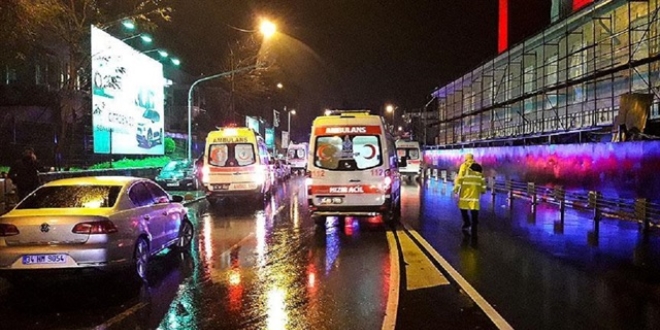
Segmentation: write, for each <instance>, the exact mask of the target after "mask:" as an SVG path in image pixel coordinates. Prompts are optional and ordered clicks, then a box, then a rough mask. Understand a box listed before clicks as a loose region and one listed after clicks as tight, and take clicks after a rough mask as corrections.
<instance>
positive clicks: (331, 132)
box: [305, 110, 403, 224]
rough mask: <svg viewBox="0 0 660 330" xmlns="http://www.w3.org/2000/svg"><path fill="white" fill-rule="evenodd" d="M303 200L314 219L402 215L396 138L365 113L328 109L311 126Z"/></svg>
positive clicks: (386, 218) (380, 120)
mask: <svg viewBox="0 0 660 330" xmlns="http://www.w3.org/2000/svg"><path fill="white" fill-rule="evenodd" d="M309 148H310V154H309V159H308V161H307V173H306V175H307V178H306V179H305V180H306V182H305V183H306V185H307V198H308V206H309V209H310V212H311V213H312V217H313V218H314V219H315V221H316V223H317V224H324V223H325V217H324V216H330V215H333V216H334V215H338V216H342V215H351V216H374V215H378V214H381V215H383V220H384V221H387V222H391V221H398V219H399V217H400V215H401V184H400V176H399V171H398V167H399V165H403V164H399V163H398V158H397V156H396V147H395V144H394V138H393V137H392V136H391V134H389V133H388V132H387V130H386V125H385V122H384V120H383V118H382V117H381V116H377V115H372V114H370V113H369V111H368V110H349V111H347V110H343V111H337V110H335V111H332V112H330V114H329V115H326V116H321V117H317V118H316V119H315V120H314V123H313V125H312V132H311V137H310V142H309Z"/></svg>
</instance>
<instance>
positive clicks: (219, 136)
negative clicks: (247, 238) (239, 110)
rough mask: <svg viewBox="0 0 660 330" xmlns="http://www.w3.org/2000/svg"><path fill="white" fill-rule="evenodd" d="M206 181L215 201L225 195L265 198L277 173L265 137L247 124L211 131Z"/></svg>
mask: <svg viewBox="0 0 660 330" xmlns="http://www.w3.org/2000/svg"><path fill="white" fill-rule="evenodd" d="M204 155H205V156H204V168H203V170H202V171H203V172H202V183H203V185H204V188H205V189H206V198H207V199H208V200H209V202H211V203H215V202H217V201H219V200H220V199H221V198H225V197H250V198H255V199H257V200H263V199H264V198H265V197H266V196H267V195H268V194H270V191H271V189H272V187H273V183H274V180H275V175H274V173H273V168H272V167H271V165H270V162H269V158H270V155H269V154H268V148H267V147H266V143H265V142H264V139H263V138H262V137H261V135H259V134H258V133H256V132H255V131H253V130H252V129H251V128H247V127H221V128H219V129H218V130H216V131H211V132H209V134H208V136H207V137H206V147H205V150H204Z"/></svg>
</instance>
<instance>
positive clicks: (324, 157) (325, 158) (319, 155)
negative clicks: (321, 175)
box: [316, 144, 330, 160]
mask: <svg viewBox="0 0 660 330" xmlns="http://www.w3.org/2000/svg"><path fill="white" fill-rule="evenodd" d="M327 147H328V145H327V144H324V145H322V146H320V147H319V148H318V150H316V156H317V157H319V159H320V160H327V159H330V157H326V156H325V155H324V154H323V150H325V148H327Z"/></svg>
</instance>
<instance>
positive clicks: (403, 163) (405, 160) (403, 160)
mask: <svg viewBox="0 0 660 330" xmlns="http://www.w3.org/2000/svg"><path fill="white" fill-rule="evenodd" d="M406 166H408V157H406V156H403V157H401V158H399V167H406Z"/></svg>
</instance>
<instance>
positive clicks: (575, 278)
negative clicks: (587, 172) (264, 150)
mask: <svg viewBox="0 0 660 330" xmlns="http://www.w3.org/2000/svg"><path fill="white" fill-rule="evenodd" d="M301 187H303V185H302V180H301V178H293V179H292V180H290V181H289V182H287V183H286V184H282V185H280V187H279V188H278V190H277V192H276V193H275V194H274V196H273V197H272V198H271V199H270V200H268V201H267V202H265V203H264V205H254V203H248V202H244V201H227V202H225V203H224V204H223V205H221V206H218V207H213V208H211V207H209V206H208V204H207V203H206V202H204V201H202V202H198V203H194V204H192V205H191V206H189V210H190V216H191V218H192V219H195V222H196V228H197V237H198V240H197V244H195V245H194V246H193V247H192V248H191V250H190V252H188V253H174V252H169V253H163V254H161V255H159V256H157V257H156V258H154V259H153V262H152V265H151V267H150V280H149V282H148V284H145V285H142V286H136V285H129V284H127V283H126V282H125V281H123V280H122V278H121V277H120V276H107V275H104V276H98V275H95V276H93V277H91V278H85V280H77V281H67V282H62V281H56V282H46V283H38V285H37V284H35V285H34V286H30V287H26V288H14V287H10V286H9V287H8V286H6V285H4V286H2V288H1V289H0V329H381V328H393V327H396V328H397V329H441V328H444V329H494V328H498V326H499V327H500V328H506V327H507V326H508V325H511V326H512V327H514V328H518V329H594V328H601V329H654V328H655V329H657V328H660V307H659V306H660V292H659V291H660V289H659V288H660V284H659V282H660V280H659V279H660V271H659V269H660V257H659V256H660V253H659V252H658V250H659V249H660V248H659V246H660V244H659V243H660V241H659V240H658V237H657V235H652V236H650V237H640V235H639V233H638V231H637V230H636V227H635V225H634V224H630V223H622V222H620V221H610V222H608V221H604V222H603V223H601V228H600V230H601V232H600V233H599V237H600V240H599V244H598V245H597V246H594V244H593V242H589V241H588V240H587V238H588V233H589V231H590V230H591V229H593V224H592V222H589V221H585V219H586V218H588V214H584V213H585V212H582V213H580V212H579V211H574V210H573V211H569V212H571V213H570V214H569V215H567V217H566V222H565V224H564V228H563V232H562V233H557V232H556V226H554V224H555V221H556V220H557V219H558V216H557V213H556V210H555V209H554V208H553V207H544V206H539V208H537V210H536V216H535V217H531V216H530V215H529V214H530V212H529V211H530V209H529V205H528V204H527V203H525V202H518V201H514V203H513V205H512V207H508V206H507V205H506V204H507V201H506V200H503V199H501V198H499V197H500V196H497V198H496V199H494V200H492V199H491V198H490V196H488V195H486V196H484V198H483V199H482V201H483V206H482V225H481V226H480V228H479V233H478V235H475V236H465V235H463V234H462V233H461V231H460V215H459V213H458V210H457V209H456V206H455V205H456V201H455V200H454V199H453V198H452V197H451V196H450V194H448V191H449V188H450V187H449V186H447V185H446V184H444V183H442V182H437V181H431V182H429V183H427V184H425V185H424V186H422V187H420V186H419V185H417V184H415V183H410V184H407V185H406V186H405V187H404V200H403V210H402V213H403V221H402V225H401V226H397V228H391V227H389V226H386V225H384V224H382V223H381V222H380V221H379V218H346V219H344V220H343V221H340V219H334V218H330V219H328V223H327V228H316V227H315V225H314V223H313V222H312V221H311V219H310V218H309V216H308V213H307V210H306V200H305V192H304V191H302V190H300V189H301ZM589 243H592V244H589ZM390 251H394V253H390ZM454 272H455V273H454ZM507 322H508V323H507Z"/></svg>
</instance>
